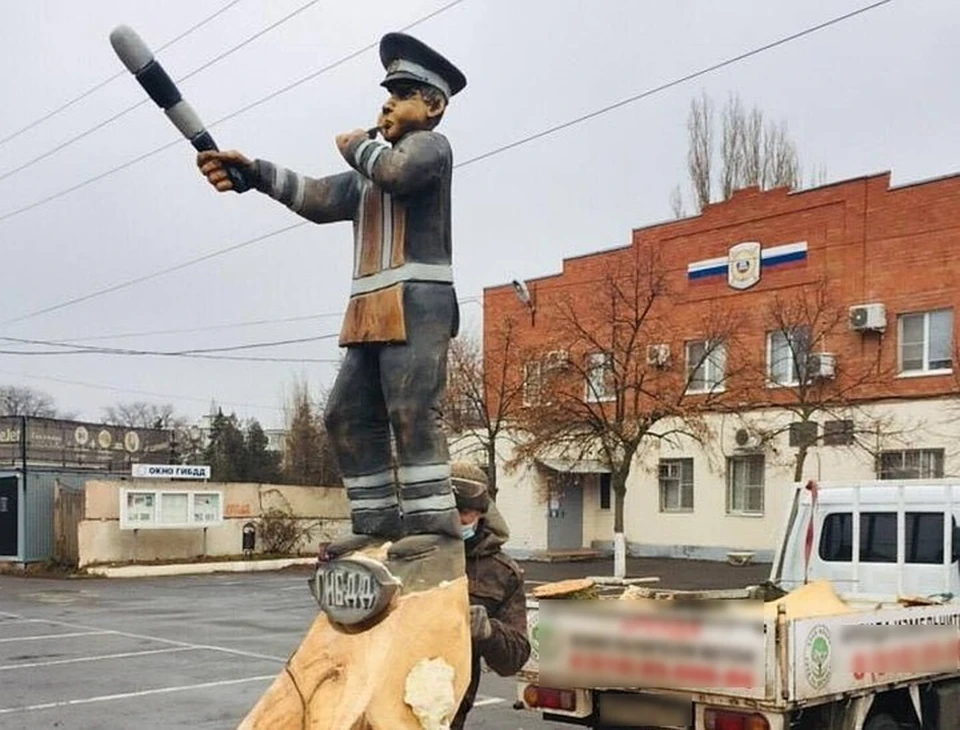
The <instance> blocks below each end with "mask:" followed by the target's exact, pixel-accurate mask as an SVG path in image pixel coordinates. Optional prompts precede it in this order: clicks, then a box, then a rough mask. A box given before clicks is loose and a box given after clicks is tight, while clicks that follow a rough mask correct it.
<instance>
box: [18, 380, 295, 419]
mask: <svg viewBox="0 0 960 730" xmlns="http://www.w3.org/2000/svg"><path fill="white" fill-rule="evenodd" d="M0 374H2V375H7V376H11V377H15V378H28V379H30V380H41V381H49V382H51V383H60V384H62V385H79V386H80V387H83V388H91V389H93V390H106V391H110V392H113V393H127V394H129V395H142V396H147V397H150V398H173V399H175V400H185V401H193V402H196V403H206V404H208V405H209V404H210V402H211V401H217V402H218V403H221V404H223V405H225V406H236V407H240V408H257V409H262V410H269V411H276V412H278V413H283V411H284V409H283V408H280V407H278V406H265V405H262V404H259V403H237V402H233V401H221V400H219V399H217V398H211V397H209V396H208V397H206V398H203V397H201V396H195V395H182V394H176V393H155V392H152V391H148V390H137V389H135V388H118V387H116V386H113V385H103V384H102V383H100V384H98V383H86V382H83V381H82V380H67V379H65V378H57V377H53V376H49V375H34V374H32V373H20V372H14V371H11V370H0Z"/></svg>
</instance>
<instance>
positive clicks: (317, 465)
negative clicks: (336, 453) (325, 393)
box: [282, 381, 340, 486]
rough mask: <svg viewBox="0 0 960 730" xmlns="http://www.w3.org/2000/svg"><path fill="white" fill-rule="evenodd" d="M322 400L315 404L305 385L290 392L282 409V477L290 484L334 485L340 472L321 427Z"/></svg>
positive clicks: (337, 482) (297, 385)
mask: <svg viewBox="0 0 960 730" xmlns="http://www.w3.org/2000/svg"><path fill="white" fill-rule="evenodd" d="M323 400H324V399H323V398H322V397H321V398H319V399H317V400H314V399H313V398H311V396H310V388H309V386H308V385H307V383H306V381H297V382H295V383H294V384H293V386H292V387H291V389H290V400H289V401H288V402H287V404H286V405H285V411H286V425H287V437H286V448H285V450H284V455H283V465H282V477H283V480H284V481H285V482H288V483H291V484H309V485H321V484H322V485H331V486H332V485H335V484H339V483H340V472H339V470H338V468H337V464H336V460H335V459H334V457H333V452H332V450H331V449H330V441H329V439H328V437H327V432H326V429H325V427H324V424H323Z"/></svg>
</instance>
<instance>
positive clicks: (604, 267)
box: [484, 174, 960, 403]
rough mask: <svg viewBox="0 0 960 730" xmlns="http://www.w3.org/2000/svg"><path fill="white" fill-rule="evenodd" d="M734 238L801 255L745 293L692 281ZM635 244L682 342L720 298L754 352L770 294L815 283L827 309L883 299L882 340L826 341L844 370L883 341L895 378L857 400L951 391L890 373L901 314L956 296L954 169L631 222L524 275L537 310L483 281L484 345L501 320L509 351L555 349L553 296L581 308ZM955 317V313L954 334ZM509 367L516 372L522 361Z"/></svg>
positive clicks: (744, 197) (959, 267)
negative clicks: (652, 266) (603, 240)
mask: <svg viewBox="0 0 960 730" xmlns="http://www.w3.org/2000/svg"><path fill="white" fill-rule="evenodd" d="M742 241H758V242H760V243H761V245H762V246H763V247H764V248H769V247H772V246H778V245H781V244H788V243H794V242H801V241H804V242H806V244H807V253H806V260H805V261H802V262H795V263H791V264H787V265H783V266H776V267H769V266H763V268H762V272H761V278H760V281H759V283H757V284H756V285H754V286H753V287H751V288H749V289H747V290H744V291H738V290H735V289H732V288H730V287H729V286H728V285H727V281H726V277H725V276H723V275H721V276H714V277H711V278H709V279H703V280H700V281H689V280H688V278H687V266H688V264H691V263H693V262H697V261H701V260H704V259H711V258H717V257H722V256H725V255H726V254H727V251H728V249H729V248H730V247H731V246H732V245H734V244H736V243H740V242H742ZM638 251H639V252H641V253H643V254H645V255H646V254H651V253H652V254H654V255H656V256H658V257H659V260H660V262H661V264H660V266H661V267H662V269H663V270H664V271H665V272H666V274H667V282H668V285H669V287H670V291H671V295H670V296H669V297H668V298H667V299H664V300H663V304H662V307H663V308H664V311H662V312H660V316H661V317H662V318H663V320H664V321H668V322H669V328H670V330H671V332H672V335H673V339H674V340H675V341H676V342H678V343H679V347H680V348H682V342H683V340H684V339H696V338H697V337H698V336H702V335H703V334H704V333H703V322H704V318H705V315H706V313H707V312H708V311H709V310H711V308H715V307H717V306H718V305H719V306H722V307H723V308H724V309H726V310H728V311H731V312H735V313H736V314H737V315H738V316H739V317H741V318H742V323H743V326H742V331H741V332H740V342H739V345H738V346H739V347H740V348H741V349H742V350H743V351H744V353H743V354H745V355H746V356H748V357H753V358H761V359H762V358H763V356H764V353H765V347H766V345H765V343H766V332H767V331H768V330H771V329H774V327H773V326H772V325H771V323H770V320H769V316H767V312H768V311H769V310H770V308H771V307H772V306H773V304H772V302H773V299H774V297H777V296H780V297H782V298H787V297H789V296H791V292H796V290H797V289H798V288H801V287H807V288H808V290H811V289H812V288H814V287H816V286H817V285H818V282H820V281H822V282H823V283H824V287H825V289H826V291H827V293H828V296H829V298H830V301H831V306H835V307H836V308H838V309H843V310H846V308H847V307H849V306H852V305H856V304H864V303H868V302H881V303H883V304H884V305H885V306H886V312H887V330H886V333H885V334H883V335H882V336H881V335H878V334H862V333H855V332H851V331H849V330H848V329H847V328H846V327H845V326H844V327H840V328H837V329H836V331H835V332H833V333H831V335H830V337H829V338H828V342H827V343H826V348H827V349H828V351H831V352H834V353H836V354H837V355H838V360H839V362H840V363H841V369H842V370H846V371H847V372H855V371H856V372H859V370H860V369H862V368H864V367H869V366H870V364H871V363H873V362H875V360H876V358H877V349H878V348H879V350H880V359H881V367H882V368H883V369H884V370H885V371H886V370H889V371H890V375H891V377H890V378H887V379H885V381H884V382H882V383H874V384H872V385H871V386H870V388H869V389H867V390H866V391H864V392H863V393H862V395H863V396H864V397H865V398H867V399H872V398H891V397H893V398H911V397H918V396H935V395H943V394H946V393H951V392H954V391H956V390H957V381H956V380H955V378H954V377H953V376H949V375H941V376H930V377H921V378H897V377H893V375H894V372H893V371H894V370H896V366H897V315H898V314H904V313H910V312H918V311H925V310H932V309H938V308H949V307H956V306H957V304H958V303H960V285H958V282H960V176H952V177H947V178H942V179H937V180H933V181H929V182H923V183H918V184H914V185H910V186H906V187H900V188H894V189H891V188H890V187H889V175H888V174H882V175H876V176H871V177H866V178H860V179H855V180H851V181H847V182H842V183H837V184H834V185H829V186H825V187H822V188H816V189H813V190H809V191H803V192H798V193H788V192H787V191H786V190H785V189H776V190H772V191H767V192H760V191H759V190H758V189H756V188H748V189H745V190H741V191H738V192H737V193H736V194H735V195H734V196H733V198H732V199H731V200H729V201H726V202H723V203H717V204H714V205H710V206H708V207H707V208H706V209H705V210H704V211H703V213H702V214H701V215H698V216H695V217H691V218H687V219H683V220H679V221H670V222H667V223H662V224H658V225H653V226H649V227H646V228H639V229H636V230H634V231H633V233H632V244H631V245H630V246H626V247H622V248H616V249H609V250H605V251H599V252H597V253H594V254H590V255H586V256H580V257H576V258H569V259H565V260H563V262H562V270H561V272H560V273H559V274H554V275H546V276H543V277H540V278H537V279H533V280H528V281H527V285H528V287H529V288H530V291H531V294H532V296H533V299H534V302H535V304H536V312H535V315H533V316H531V314H530V313H529V312H528V310H527V309H526V308H525V307H524V305H523V304H521V303H520V301H519V300H518V299H517V297H516V295H515V293H514V291H513V288H512V286H510V285H502V286H494V287H490V288H488V289H486V290H485V292H484V335H485V343H490V342H492V341H493V340H494V338H495V335H496V330H497V328H498V327H499V326H501V324H502V322H503V321H504V320H505V319H507V318H512V319H513V320H514V321H515V322H516V338H517V351H524V352H538V351H539V352H543V351H547V350H550V349H552V348H554V347H556V346H557V341H556V337H557V332H558V331H559V329H561V327H560V316H559V313H558V306H559V305H560V303H561V302H564V301H571V302H573V306H574V307H581V308H583V309H585V308H586V305H585V302H587V301H588V299H589V298H590V297H591V296H593V295H595V292H596V289H597V286H598V284H600V283H601V282H602V281H603V278H604V276H605V274H606V272H608V271H609V270H610V269H611V267H614V268H616V267H620V268H623V267H626V266H630V263H629V262H630V260H631V257H632V256H634V255H635V254H636V253H637V252H638ZM666 308H669V311H666ZM956 325H957V323H956V318H954V330H956ZM954 340H956V338H954ZM493 349H495V348H494V347H493V346H492V345H487V352H486V353H485V355H486V357H487V358H488V361H489V359H490V358H492V357H494V353H493V351H492V350H493ZM676 354H681V355H682V351H681V352H680V353H676ZM731 356H734V353H731ZM512 371H513V374H514V377H519V372H520V364H519V363H517V364H515V366H513V367H512ZM770 399H771V393H769V392H765V391H763V392H760V393H755V395H754V396H753V397H750V398H747V400H748V401H750V402H754V403H759V402H766V401H768V400H770ZM773 400H774V401H775V400H776V395H773Z"/></svg>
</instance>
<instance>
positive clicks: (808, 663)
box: [803, 624, 833, 689]
mask: <svg viewBox="0 0 960 730" xmlns="http://www.w3.org/2000/svg"><path fill="white" fill-rule="evenodd" d="M803 659H804V668H805V669H806V675H807V682H809V683H810V686H811V687H813V689H823V688H824V687H825V686H826V685H827V683H828V682H829V681H830V675H831V673H832V666H831V665H832V659H833V648H832V646H831V645H830V631H829V630H828V629H827V627H826V626H823V625H822V624H821V625H818V626H815V627H814V628H813V630H812V631H811V632H810V634H809V635H808V636H807V643H806V651H805V652H804V656H803Z"/></svg>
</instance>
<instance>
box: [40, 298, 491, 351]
mask: <svg viewBox="0 0 960 730" xmlns="http://www.w3.org/2000/svg"><path fill="white" fill-rule="evenodd" d="M475 302H480V297H479V296H473V297H461V298H460V299H458V300H457V303H458V304H472V303H475ZM343 314H344V311H343V310H340V311H337V312H321V313H320V314H301V315H296V316H292V317H276V318H271V319H251V320H244V321H241V322H226V323H223V324H211V325H203V326H200V327H182V328H177V329H162V330H141V331H139V332H119V333H116V334H99V335H85V336H83V337H71V338H70V340H69V341H70V342H93V341H96V340H122V339H127V338H131V337H153V336H158V335H183V334H193V333H197V332H212V331H216V330H226V329H239V328H242V327H259V326H262V325H268V324H269V325H273V324H288V323H292V322H306V321H309V320H313V319H327V318H330V317H342V316H343ZM52 342H56V343H57V344H64V342H65V341H64V340H57V339H55V340H52Z"/></svg>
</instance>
